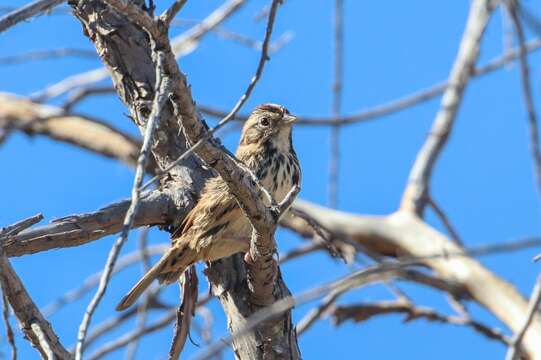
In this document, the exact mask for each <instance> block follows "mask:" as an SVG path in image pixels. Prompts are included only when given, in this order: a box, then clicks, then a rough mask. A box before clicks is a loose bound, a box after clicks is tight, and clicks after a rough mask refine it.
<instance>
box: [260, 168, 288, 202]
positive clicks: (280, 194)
mask: <svg viewBox="0 0 541 360" xmlns="http://www.w3.org/2000/svg"><path fill="white" fill-rule="evenodd" d="M261 184H262V185H263V187H264V188H265V189H267V190H268V191H269V192H270V194H271V195H272V197H273V198H274V200H276V202H278V203H279V202H281V201H282V200H284V198H285V197H286V195H287V194H288V193H289V191H290V190H291V188H292V187H293V180H292V177H291V176H287V175H286V174H285V171H284V170H283V169H279V170H277V171H276V172H275V173H270V174H268V175H267V176H266V177H265V178H264V179H263V180H262V181H261ZM267 205H268V204H267Z"/></svg>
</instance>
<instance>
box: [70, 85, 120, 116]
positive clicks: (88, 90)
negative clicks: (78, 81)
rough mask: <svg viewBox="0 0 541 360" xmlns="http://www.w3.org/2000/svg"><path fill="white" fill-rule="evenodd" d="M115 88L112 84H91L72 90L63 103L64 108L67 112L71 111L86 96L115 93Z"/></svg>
mask: <svg viewBox="0 0 541 360" xmlns="http://www.w3.org/2000/svg"><path fill="white" fill-rule="evenodd" d="M114 93H115V88H114V87H112V86H91V87H82V88H79V89H77V90H73V91H72V92H70V94H69V97H68V100H66V102H65V103H64V105H62V108H63V109H64V111H65V112H69V111H71V109H72V108H73V107H74V106H75V105H77V104H78V103H79V102H81V101H83V100H84V99H85V98H87V97H89V96H91V95H103V94H114Z"/></svg>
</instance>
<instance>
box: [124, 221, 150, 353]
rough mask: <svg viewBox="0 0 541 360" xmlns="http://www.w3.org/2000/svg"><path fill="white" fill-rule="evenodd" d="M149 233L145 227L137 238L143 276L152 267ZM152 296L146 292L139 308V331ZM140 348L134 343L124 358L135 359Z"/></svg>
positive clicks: (145, 318)
mask: <svg viewBox="0 0 541 360" xmlns="http://www.w3.org/2000/svg"><path fill="white" fill-rule="evenodd" d="M148 232H149V227H148V226H145V227H144V228H143V229H141V230H140V232H139V237H138V238H137V243H138V247H139V252H140V253H141V257H142V260H143V261H142V271H143V274H145V273H146V272H147V271H148V270H150V267H151V264H150V253H149V251H148ZM151 296H152V294H151V293H150V292H146V293H145V297H144V299H143V303H142V304H141V307H140V308H138V311H137V324H136V326H137V327H138V328H139V329H143V328H144V327H145V324H146V321H147V315H148V305H149V304H150V301H151ZM138 346H139V341H134V342H132V343H131V344H130V345H129V346H128V348H127V349H126V356H125V357H124V358H125V359H126V360H133V359H135V354H136V352H137V347H138Z"/></svg>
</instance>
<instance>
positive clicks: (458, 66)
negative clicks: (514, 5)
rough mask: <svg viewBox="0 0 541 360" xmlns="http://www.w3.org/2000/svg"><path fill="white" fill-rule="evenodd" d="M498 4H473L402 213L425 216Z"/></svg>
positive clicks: (482, 1) (480, 1) (478, 1)
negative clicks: (440, 159)
mask: <svg viewBox="0 0 541 360" xmlns="http://www.w3.org/2000/svg"><path fill="white" fill-rule="evenodd" d="M497 3H498V1H495V0H475V1H473V2H472V3H471V7H470V14H469V15H468V21H467V24H466V29H465V30H464V34H463V36H462V40H461V43H460V48H459V50H458V55H457V57H456V60H455V63H454V64H453V68H452V69H451V73H450V75H449V85H448V86H447V88H446V89H445V92H444V94H443V97H442V100H441V106H440V110H439V111H438V113H437V115H436V118H435V119H434V123H433V125H432V129H431V130H430V134H429V136H428V138H427V139H426V142H425V143H424V145H423V147H422V148H421V150H419V153H418V154H417V158H416V160H415V163H414V165H413V167H412V169H411V172H410V175H409V179H408V185H407V186H406V189H405V190H404V194H403V196H402V203H401V205H400V207H401V209H404V210H407V211H412V212H414V213H416V214H418V215H421V214H422V213H423V210H424V208H425V206H426V203H427V199H428V196H429V186H430V177H431V175H432V170H433V169H434V166H435V164H436V161H437V159H438V157H439V155H440V154H441V152H442V150H443V148H444V147H445V145H446V143H447V140H448V138H449V135H450V134H451V131H452V129H453V125H454V121H455V118H456V114H457V112H458V108H459V107H460V104H461V102H462V98H463V96H464V92H465V90H466V87H467V85H468V82H469V80H470V78H471V73H472V70H473V69H474V68H475V63H476V62H477V58H478V56H479V51H480V47H481V40H482V38H483V34H484V32H485V28H486V26H487V24H488V21H489V19H490V15H491V14H492V11H493V10H494V8H495V7H496V4H497Z"/></svg>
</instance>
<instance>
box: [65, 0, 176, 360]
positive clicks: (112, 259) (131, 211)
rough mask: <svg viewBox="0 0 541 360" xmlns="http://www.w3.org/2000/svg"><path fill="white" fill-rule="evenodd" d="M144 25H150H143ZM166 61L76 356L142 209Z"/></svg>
mask: <svg viewBox="0 0 541 360" xmlns="http://www.w3.org/2000/svg"><path fill="white" fill-rule="evenodd" d="M130 8H131V6H130ZM143 26H147V25H143ZM149 33H150V30H149ZM164 62H165V59H164V56H162V55H161V54H159V53H158V58H157V64H156V90H155V93H156V96H155V98H154V103H153V105H152V111H151V113H150V115H149V118H148V120H147V123H146V129H145V135H144V138H143V145H142V146H141V152H140V154H139V158H138V160H137V167H136V171H135V178H134V181H133V187H132V195H131V201H130V206H129V207H128V211H127V212H126V215H125V217H124V221H123V224H122V232H121V233H120V236H119V237H118V239H117V240H116V242H115V244H114V245H113V247H112V248H111V251H110V253H109V256H108V258H107V263H106V264H105V267H104V271H103V273H102V276H101V278H100V284H99V287H98V290H97V291H96V294H95V295H94V297H93V298H92V301H91V302H90V304H89V305H88V307H87V309H86V311H85V315H84V317H83V320H82V322H81V325H80V326H79V332H78V335H77V346H76V349H75V359H76V360H81V359H82V356H83V343H84V341H85V337H86V332H87V330H88V326H89V325H90V321H91V319H92V315H93V314H94V311H95V310H96V308H97V307H98V305H99V303H100V301H101V299H102V298H103V295H104V294H105V291H106V290H107V286H108V284H109V280H110V279H111V275H112V273H113V268H114V266H115V263H116V260H117V258H118V255H119V254H120V250H121V249H122V246H123V245H124V243H125V242H126V240H127V239H128V234H129V231H130V229H131V227H132V224H133V222H134V219H135V215H136V214H137V211H138V210H139V206H140V197H141V196H140V195H141V191H140V190H139V188H140V187H141V184H142V183H143V176H144V173H145V164H146V161H147V159H148V157H149V156H150V147H151V144H152V140H153V136H154V130H155V128H156V127H157V123H159V122H160V119H161V115H162V111H163V107H164V106H165V103H166V101H167V98H168V94H169V91H171V87H172V84H171V83H170V82H169V81H168V79H167V78H166V77H162V73H163V71H164Z"/></svg>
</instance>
